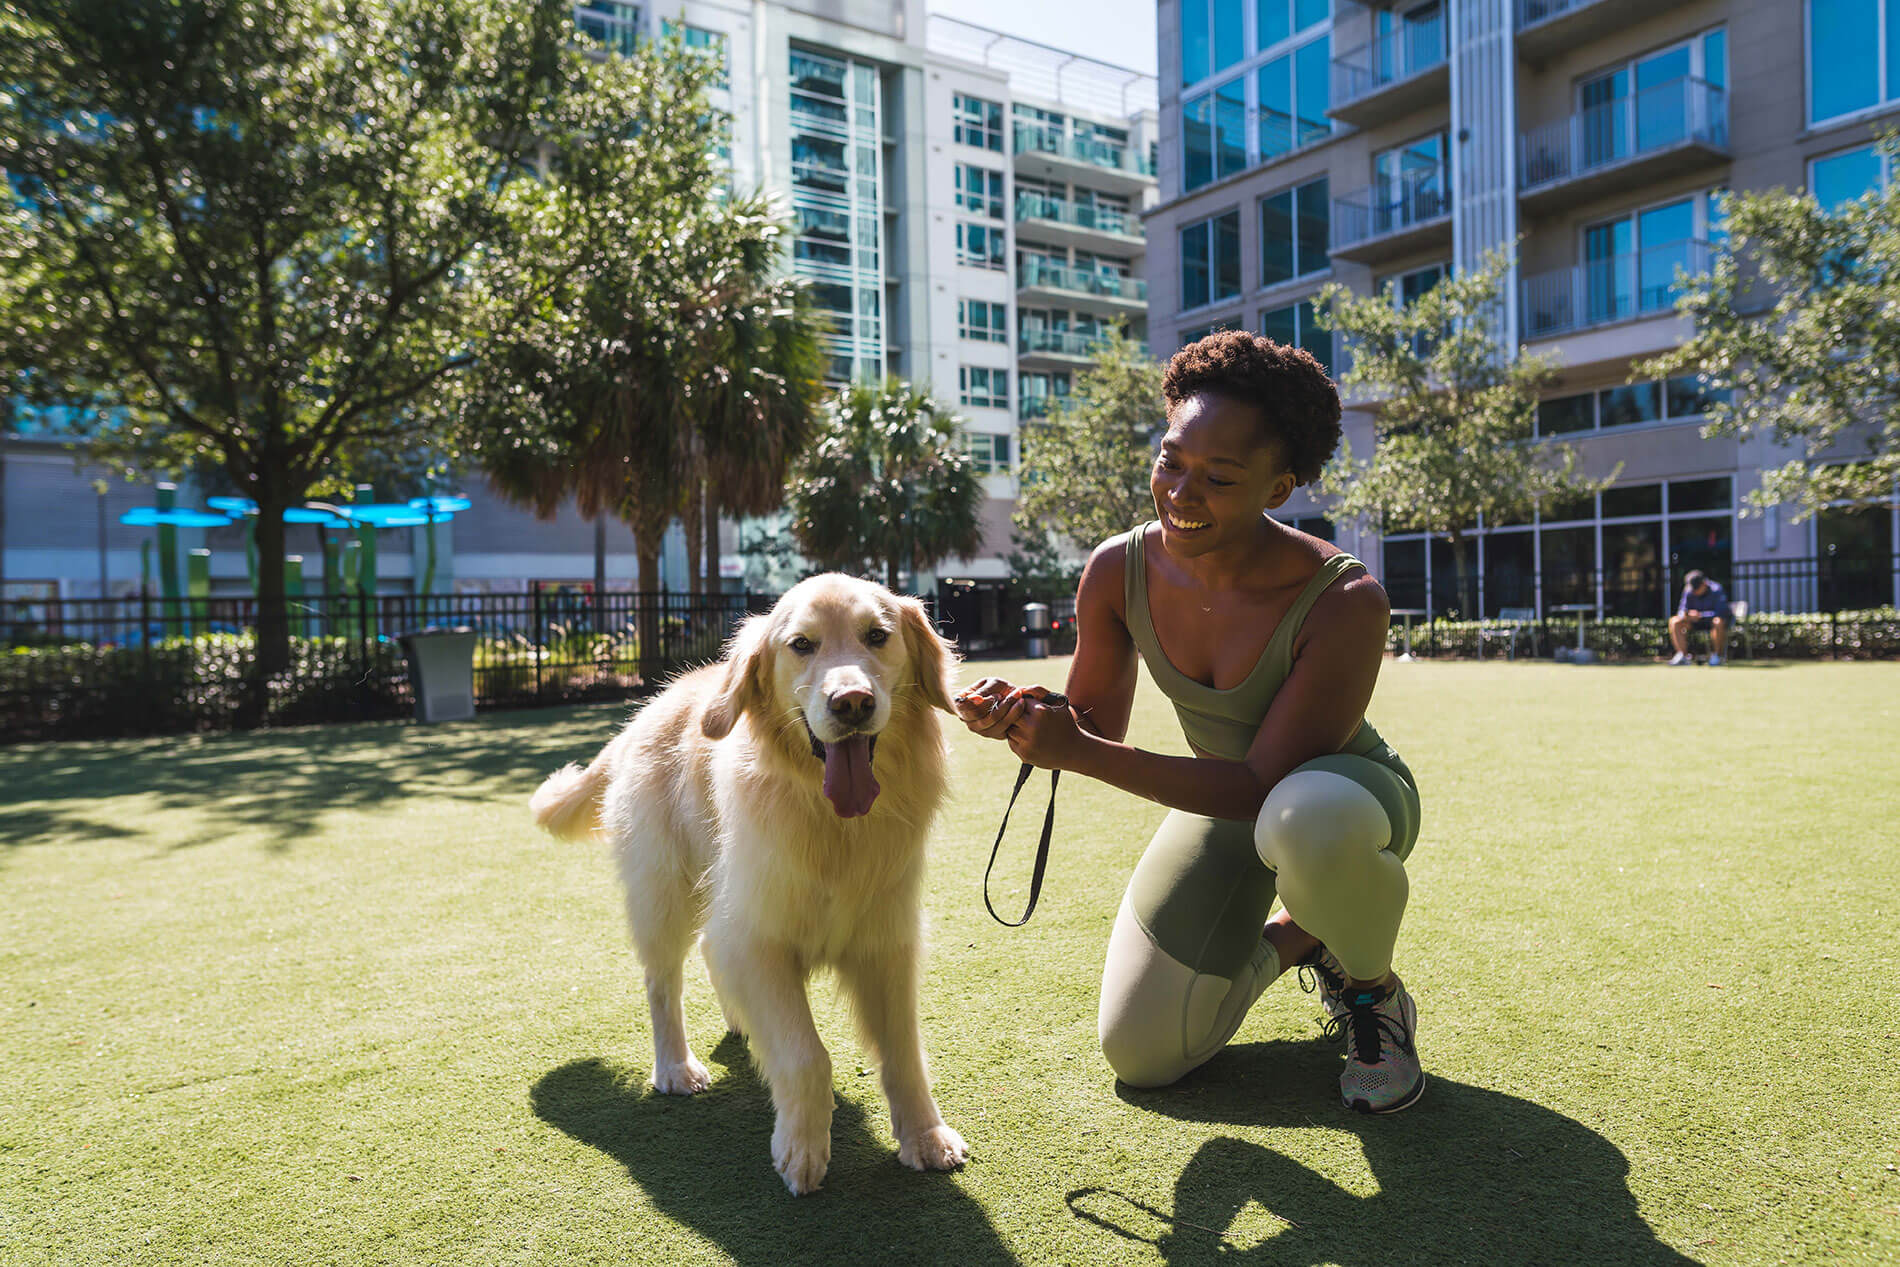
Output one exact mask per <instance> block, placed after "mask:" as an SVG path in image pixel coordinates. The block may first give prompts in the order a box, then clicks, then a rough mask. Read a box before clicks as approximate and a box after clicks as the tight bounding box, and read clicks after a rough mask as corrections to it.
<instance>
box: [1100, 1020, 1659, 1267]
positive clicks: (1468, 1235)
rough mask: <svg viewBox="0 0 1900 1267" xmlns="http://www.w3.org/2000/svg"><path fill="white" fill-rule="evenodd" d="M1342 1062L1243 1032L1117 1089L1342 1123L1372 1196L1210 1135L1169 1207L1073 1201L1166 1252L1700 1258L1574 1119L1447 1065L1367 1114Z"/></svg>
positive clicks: (1331, 1050) (1108, 1197)
mask: <svg viewBox="0 0 1900 1267" xmlns="http://www.w3.org/2000/svg"><path fill="white" fill-rule="evenodd" d="M1338 1073H1339V1057H1338V1054H1337V1049H1336V1048H1335V1047H1334V1046H1333V1045H1332V1044H1331V1043H1327V1042H1325V1041H1324V1040H1318V1041H1311V1040H1309V1041H1300V1042H1289V1041H1280V1042H1266V1043H1251V1044H1244V1045H1240V1046H1236V1047H1230V1048H1228V1049H1227V1050H1226V1051H1225V1052H1223V1053H1221V1055H1219V1056H1217V1057H1216V1058H1215V1059H1214V1060H1212V1061H1210V1062H1208V1064H1207V1065H1206V1066H1204V1067H1203V1068H1202V1069H1201V1070H1200V1071H1198V1072H1197V1073H1195V1074H1193V1075H1190V1077H1189V1078H1188V1079H1187V1080H1185V1081H1184V1082H1182V1083H1180V1084H1177V1085H1176V1086H1174V1087H1169V1088H1165V1089H1162V1090H1156V1091H1137V1090H1134V1089H1132V1088H1128V1087H1121V1088H1119V1089H1118V1093H1119V1094H1120V1095H1121V1097H1122V1098H1123V1099H1124V1100H1126V1101H1128V1102H1129V1103H1131V1104H1135V1105H1139V1106H1141V1107H1142V1108H1145V1109H1149V1110H1152V1111H1153V1112H1156V1113H1160V1114H1164V1115H1166V1116H1168V1117H1174V1118H1180V1119H1184V1120H1187V1121H1195V1122H1212V1123H1223V1124H1229V1125H1235V1126H1256V1127H1275V1128H1292V1129H1297V1128H1299V1127H1301V1126H1311V1127H1315V1128H1321V1127H1324V1128H1330V1129H1333V1130H1343V1131H1349V1132H1351V1133H1352V1134H1353V1135H1355V1136H1357V1137H1358V1139H1359V1141H1360V1143H1361V1145H1362V1146H1363V1147H1364V1148H1365V1154H1366V1161H1367V1163H1368V1164H1369V1165H1370V1167H1371V1170H1372V1174H1373V1178H1374V1179H1375V1180H1376V1181H1377V1183H1378V1188H1379V1190H1378V1192H1376V1193H1375V1194H1373V1195H1371V1196H1359V1195H1357V1194H1355V1193H1352V1192H1349V1191H1347V1190H1346V1189H1344V1188H1342V1187H1340V1186H1339V1185H1338V1184H1337V1183H1335V1182H1334V1181H1333V1180H1331V1179H1330V1178H1327V1177H1326V1176H1325V1175H1323V1174H1321V1173H1319V1172H1317V1171H1315V1170H1312V1169H1310V1168H1308V1167H1307V1166H1304V1165H1302V1164H1301V1163H1299V1162H1297V1161H1294V1160H1292V1159H1291V1158H1288V1157H1285V1156H1282V1155H1281V1154H1279V1153H1276V1152H1274V1151H1273V1150H1272V1149H1270V1148H1265V1147H1263V1146H1261V1145H1259V1144H1256V1143H1252V1142H1249V1141H1246V1140H1242V1139H1236V1138H1233V1137H1231V1136H1218V1137H1216V1138H1214V1139H1211V1140H1209V1141H1208V1142H1207V1143H1206V1144H1203V1145H1202V1146H1201V1148H1200V1150H1199V1151H1198V1152H1197V1153H1195V1155H1194V1157H1193V1159H1192V1160H1191V1161H1189V1162H1188V1165H1187V1168H1186V1169H1185V1170H1183V1171H1182V1172H1181V1176H1180V1178H1179V1179H1177V1180H1176V1181H1175V1187H1174V1209H1173V1212H1172V1213H1168V1212H1164V1211H1160V1210H1156V1209H1153V1208H1152V1207H1150V1206H1147V1205H1146V1204H1144V1203H1142V1202H1140V1201H1138V1200H1135V1199H1134V1198H1131V1197H1128V1196H1125V1195H1124V1194H1121V1193H1118V1192H1115V1191H1113V1190H1111V1189H1104V1188H1079V1189H1077V1190H1076V1191H1074V1192H1071V1193H1070V1194H1069V1198H1068V1202H1069V1208H1070V1210H1071V1212H1072V1213H1074V1214H1075V1216H1076V1217H1077V1218H1080V1219H1083V1220H1085V1221H1088V1222H1091V1223H1094V1224H1096V1225H1097V1226H1099V1227H1102V1228H1105V1229H1107V1230H1108V1231H1111V1232H1113V1233H1115V1234H1116V1235H1118V1236H1122V1237H1124V1238H1127V1239H1130V1240H1140V1241H1147V1242H1149V1243H1151V1244H1154V1245H1155V1246H1156V1247H1157V1248H1158V1249H1159V1250H1160V1251H1161V1253H1162V1256H1163V1257H1164V1258H1165V1259H1166V1260H1167V1261H1168V1262H1170V1263H1176V1264H1190V1263H1204V1262H1213V1261H1215V1260H1216V1259H1218V1260H1220V1261H1221V1262H1224V1263H1226V1262H1246V1263H1259V1264H1288V1265H1293V1264H1299V1265H1302V1267H1303V1265H1305V1264H1314V1263H1341V1264H1345V1265H1346V1267H1359V1265H1364V1267H1383V1265H1384V1264H1388V1263H1398V1262H1403V1263H1446V1264H1469V1263H1564V1264H1568V1263H1619V1264H1623V1263H1629V1264H1656V1265H1662V1264H1690V1263H1694V1262H1695V1260H1694V1259H1692V1258H1687V1257H1684V1256H1683V1255H1682V1254H1680V1253H1678V1252H1676V1251H1675V1250H1673V1249H1671V1248H1670V1247H1669V1246H1667V1245H1665V1244H1663V1243H1662V1242H1661V1241H1659V1240H1657V1239H1656V1235H1655V1233H1654V1232H1653V1231H1652V1230H1651V1229H1650V1227H1649V1225H1648V1224H1647V1223H1645V1222H1644V1221H1643V1219H1642V1217H1641V1215H1639V1214H1638V1213H1637V1209H1636V1201H1635V1198H1634V1197H1632V1196H1631V1194H1630V1191H1629V1187H1628V1184H1627V1181H1626V1180H1627V1176H1628V1173H1629V1162H1628V1160H1627V1159H1626V1158H1625V1157H1624V1156H1623V1154H1622V1152H1620V1151H1619V1150H1618V1149H1617V1148H1616V1146H1615V1145H1613V1144H1611V1143H1610V1142H1609V1141H1608V1140H1606V1139H1604V1138H1603V1137H1602V1136H1601V1135H1598V1134H1597V1133H1596V1132H1595V1131H1592V1130H1590V1129H1589V1128H1588V1127H1586V1126H1584V1125H1582V1124H1581V1123H1579V1122H1575V1121H1573V1120H1571V1119H1570V1118H1567V1117H1565V1116H1563V1115H1562V1114H1561V1113H1555V1112H1552V1111H1551V1110H1550V1109H1546V1108H1543V1107H1542V1106H1540V1105H1536V1104H1533V1103H1531V1102H1530V1101H1528V1100H1521V1099H1518V1098H1517V1097H1516V1096H1509V1095H1504V1094H1501V1093H1499V1092H1496V1091H1489V1090H1486V1089H1484V1088H1482V1087H1474V1086H1470V1085H1467V1084H1465V1083H1461V1082H1453V1081H1451V1080H1449V1079H1446V1078H1432V1079H1431V1080H1430V1081H1429V1082H1428V1083H1427V1084H1426V1088H1425V1095H1424V1098H1423V1099H1421V1100H1420V1101H1419V1102H1418V1104H1416V1105H1415V1106H1413V1107H1412V1108H1410V1109H1408V1110H1406V1111H1405V1112H1404V1113H1401V1114H1396V1115H1394V1116H1392V1117H1385V1118H1376V1117H1364V1116H1361V1115H1359V1114H1356V1113H1352V1112H1349V1111H1347V1110H1345V1109H1343V1108H1340V1107H1339V1104H1338V1102H1337V1100H1335V1099H1333V1098H1332V1097H1331V1096H1330V1095H1327V1094H1326V1091H1327V1090H1328V1089H1329V1087H1330V1084H1331V1080H1332V1079H1334V1078H1337V1076H1338ZM1427 1076H1429V1071H1428V1075H1427ZM1316 1089H1317V1091H1316ZM1250 1203H1257V1204H1258V1206H1259V1207H1261V1209H1262V1210H1263V1211H1264V1214H1265V1215H1266V1216H1270V1217H1261V1216H1260V1215H1259V1214H1257V1213H1256V1212H1253V1211H1247V1209H1246V1208H1247V1207H1248V1206H1249V1204H1250ZM1243 1211H1245V1212H1246V1213H1245V1215H1243Z"/></svg>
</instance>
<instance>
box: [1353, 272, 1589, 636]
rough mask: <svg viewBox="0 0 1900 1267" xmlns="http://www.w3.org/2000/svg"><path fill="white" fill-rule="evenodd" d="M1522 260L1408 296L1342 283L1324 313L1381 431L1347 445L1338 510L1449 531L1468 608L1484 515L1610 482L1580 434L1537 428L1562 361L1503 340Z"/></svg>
mask: <svg viewBox="0 0 1900 1267" xmlns="http://www.w3.org/2000/svg"><path fill="white" fill-rule="evenodd" d="M1508 270H1509V261H1508V259H1507V257H1505V256H1504V255H1503V254H1501V253H1499V252H1492V253H1491V254H1490V255H1489V256H1488V257H1487V258H1486V261H1485V263H1484V265H1483V266H1482V267H1481V268H1479V269H1476V270H1474V271H1472V272H1470V273H1467V274H1465V275H1464V276H1462V277H1448V278H1446V279H1445V280H1443V281H1441V282H1439V283H1438V285H1436V286H1434V287H1433V288H1432V289H1431V290H1429V291H1427V292H1426V293H1425V294H1423V295H1421V296H1419V297H1418V298H1417V299H1415V300H1414V301H1413V302H1412V303H1411V304H1410V305H1408V306H1401V305H1399V304H1397V303H1395V302H1394V301H1393V296H1392V293H1391V291H1390V290H1389V289H1385V290H1381V291H1380V292H1379V293H1377V294H1371V295H1356V294H1354V293H1353V292H1352V291H1350V290H1348V289H1346V288H1345V287H1344V286H1341V285H1338V284H1334V285H1331V286H1328V287H1326V289H1324V290H1322V291H1321V292H1320V294H1319V297H1318V304H1319V307H1320V320H1321V323H1322V324H1323V325H1325V326H1326V327H1327V328H1328V329H1332V330H1336V331H1340V332H1343V333H1344V334H1345V336H1346V340H1347V344H1348V347H1349V349H1350V353H1351V357H1352V362H1351V368H1350V369H1348V370H1347V371H1346V373H1345V374H1344V375H1343V376H1341V378H1340V380H1339V381H1340V386H1341V387H1342V388H1343V389H1344V392H1343V393H1342V394H1344V395H1346V396H1348V397H1349V398H1350V397H1353V396H1359V397H1363V398H1366V399H1367V402H1368V404H1369V407H1370V408H1371V409H1372V411H1373V432H1374V436H1375V442H1374V446H1373V451H1372V454H1371V456H1370V457H1369V458H1366V459H1364V460H1359V459H1355V458H1354V456H1353V453H1352V446H1351V445H1350V444H1342V445H1341V446H1340V451H1339V454H1338V456H1337V457H1335V458H1334V460H1333V462H1332V463H1331V464H1330V465H1329V466H1328V468H1327V471H1326V475H1325V478H1324V481H1323V488H1324V491H1326V492H1327V493H1329V494H1330V495H1331V499H1332V505H1333V508H1334V511H1335V512H1336V513H1337V514H1340V515H1344V516H1348V517H1355V518H1361V519H1367V520H1370V521H1372V522H1374V523H1376V524H1378V525H1379V526H1380V528H1381V530H1382V531H1384V532H1427V533H1432V534H1434V535H1437V536H1442V537H1444V538H1446V540H1448V541H1449V542H1450V544H1451V547H1452V558H1453V563H1454V567H1455V568H1456V571H1457V585H1458V594H1459V603H1460V606H1461V608H1462V610H1464V611H1466V612H1473V611H1475V610H1476V609H1477V594H1476V586H1475V584H1474V578H1473V577H1472V574H1471V567H1470V562H1469V558H1468V550H1469V546H1470V541H1471V536H1472V534H1473V532H1474V531H1475V530H1476V527H1477V524H1478V519H1479V516H1480V515H1482V516H1483V517H1484V518H1485V519H1486V520H1487V521H1489V522H1491V523H1498V522H1505V523H1508V522H1512V521H1519V520H1524V519H1528V518H1529V517H1530V515H1531V513H1532V512H1533V510H1534V509H1535V508H1536V506H1537V504H1538V503H1539V502H1540V501H1548V500H1558V499H1564V498H1570V497H1577V496H1582V495H1584V494H1588V493H1592V492H1595V491H1596V490H1597V489H1599V488H1601V487H1603V486H1604V485H1605V484H1607V483H1608V482H1609V481H1608V480H1589V479H1586V478H1584V477H1583V475H1582V474H1581V473H1580V469H1579V464H1578V458H1577V453H1576V451H1575V450H1574V449H1572V448H1571V447H1570V446H1569V445H1564V444H1551V443H1535V442H1533V441H1532V438H1531V437H1532V424H1533V422H1534V420H1535V419H1536V416H1537V400H1538V396H1539V395H1540V393H1541V392H1542V390H1543V389H1544V388H1545V387H1546V386H1547V385H1548V384H1549V383H1550V381H1551V379H1552V377H1553V374H1554V370H1553V367H1552V365H1551V363H1550V362H1549V361H1548V360H1547V359H1545V358H1542V357H1538V356H1534V355H1531V354H1528V353H1525V352H1523V351H1522V350H1521V349H1517V350H1515V351H1516V355H1512V353H1513V351H1514V350H1513V349H1510V348H1507V347H1503V346H1500V342H1499V339H1498V334H1497V322H1498V300H1497V296H1498V292H1499V287H1500V286H1501V285H1502V284H1503V281H1504V277H1505V275H1506V273H1507V272H1508Z"/></svg>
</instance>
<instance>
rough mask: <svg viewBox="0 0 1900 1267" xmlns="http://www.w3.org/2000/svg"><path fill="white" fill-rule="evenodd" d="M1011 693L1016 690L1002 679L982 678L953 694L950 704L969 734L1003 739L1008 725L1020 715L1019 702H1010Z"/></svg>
mask: <svg viewBox="0 0 1900 1267" xmlns="http://www.w3.org/2000/svg"><path fill="white" fill-rule="evenodd" d="M1015 692H1016V688H1015V687H1014V686H1012V685H1011V684H1010V683H1009V682H1007V681H1005V680H1004V679H1002V678H999V677H986V678H983V679H982V680H981V681H979V682H977V683H976V685H974V686H970V687H966V688H965V689H963V690H961V691H959V692H957V694H956V697H955V698H954V699H952V700H951V703H953V704H955V705H956V709H957V716H958V717H960V718H962V719H963V724H964V725H965V726H968V727H969V728H970V732H971V733H972V734H977V735H981V736H983V737H984V738H985V739H1003V738H1005V737H1006V736H1007V735H1008V733H1009V728H1010V724H1011V723H1013V722H1014V721H1015V720H1016V719H1017V718H1018V717H1020V716H1021V715H1022V710H1023V702H1022V700H1021V699H1020V698H1017V699H1013V700H1012V699H1010V696H1011V695H1013V694H1015ZM1006 701H1007V702H1006Z"/></svg>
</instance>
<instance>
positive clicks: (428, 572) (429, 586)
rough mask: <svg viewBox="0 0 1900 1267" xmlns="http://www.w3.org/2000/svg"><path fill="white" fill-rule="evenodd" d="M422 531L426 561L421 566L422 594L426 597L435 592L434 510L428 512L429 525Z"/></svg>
mask: <svg viewBox="0 0 1900 1267" xmlns="http://www.w3.org/2000/svg"><path fill="white" fill-rule="evenodd" d="M423 533H424V542H425V546H426V548H425V550H424V552H423V558H424V559H425V560H426V562H425V563H424V564H423V568H422V596H423V597H424V598H427V597H429V595H431V594H433V593H435V512H434V511H430V512H429V525H428V527H427V528H425V529H424V530H423Z"/></svg>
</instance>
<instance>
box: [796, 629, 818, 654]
mask: <svg viewBox="0 0 1900 1267" xmlns="http://www.w3.org/2000/svg"><path fill="white" fill-rule="evenodd" d="M792 650H794V651H796V652H797V653H798V654H799V655H810V654H811V653H812V652H814V651H816V650H818V644H817V643H815V642H813V641H812V640H811V639H810V638H807V637H806V636H805V635H804V634H799V635H798V637H796V638H794V639H792Z"/></svg>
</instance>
